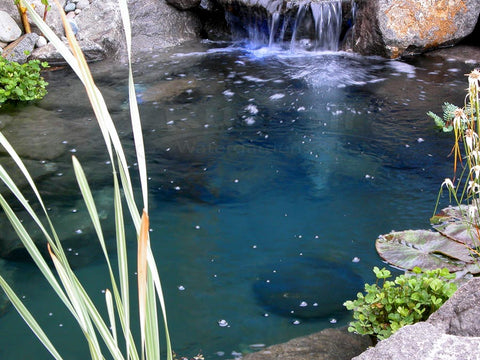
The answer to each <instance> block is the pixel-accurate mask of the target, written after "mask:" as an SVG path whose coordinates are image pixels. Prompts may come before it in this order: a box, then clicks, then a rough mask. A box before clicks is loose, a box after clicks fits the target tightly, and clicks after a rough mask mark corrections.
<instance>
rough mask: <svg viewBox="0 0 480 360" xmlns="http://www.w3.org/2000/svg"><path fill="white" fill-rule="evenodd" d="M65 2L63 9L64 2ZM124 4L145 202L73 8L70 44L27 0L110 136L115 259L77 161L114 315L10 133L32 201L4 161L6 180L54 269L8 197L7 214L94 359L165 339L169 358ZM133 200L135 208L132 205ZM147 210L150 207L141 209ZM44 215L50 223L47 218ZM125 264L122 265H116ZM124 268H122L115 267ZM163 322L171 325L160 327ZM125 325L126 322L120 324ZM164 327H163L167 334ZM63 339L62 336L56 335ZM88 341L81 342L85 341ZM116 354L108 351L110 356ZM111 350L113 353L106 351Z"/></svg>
mask: <svg viewBox="0 0 480 360" xmlns="http://www.w3.org/2000/svg"><path fill="white" fill-rule="evenodd" d="M56 4H57V7H58V8H59V9H61V7H60V6H59V4H58V1H56ZM118 5H119V9H120V12H121V15H122V19H123V25H124V33H125V40H126V44H127V46H126V48H127V56H128V65H129V67H128V68H129V74H128V78H129V104H130V117H131V126H132V133H133V138H134V146H135V151H136V157H137V159H136V162H137V164H138V169H139V171H138V176H139V178H140V191H141V196H139V197H138V198H140V199H141V202H142V204H141V205H138V204H137V201H138V200H137V197H136V196H135V193H134V188H133V185H132V180H131V175H130V173H131V170H130V169H129V166H128V162H127V158H126V154H125V152H124V149H123V145H122V142H121V140H120V137H119V135H118V132H117V130H116V128H115V124H114V121H113V119H112V117H111V115H110V113H109V112H108V108H107V105H106V103H105V101H104V98H103V96H102V94H101V93H100V91H99V89H98V88H97V86H96V85H95V82H94V80H93V76H92V74H91V73H90V70H89V67H88V64H87V62H86V60H85V57H84V56H83V53H82V51H81V49H80V46H79V44H78V42H77V40H76V39H75V36H74V35H73V32H72V30H71V28H70V25H69V24H68V21H67V19H66V16H65V13H64V12H63V11H62V10H60V15H61V17H62V21H63V24H64V27H65V32H66V36H67V39H68V43H69V47H67V46H66V45H65V44H64V43H63V42H62V40H61V39H60V38H58V37H57V36H56V35H55V34H54V33H53V31H52V30H51V29H50V28H49V27H48V26H47V25H46V24H45V22H44V21H43V20H42V19H41V17H40V16H39V15H38V14H37V13H36V12H35V11H34V10H33V8H32V7H31V5H30V4H28V2H25V3H24V6H25V8H26V9H27V11H28V13H29V15H30V17H31V19H32V21H33V22H34V23H35V24H36V25H37V26H38V27H39V29H40V31H42V33H43V34H44V35H45V36H46V37H47V38H48V39H49V40H50V42H51V43H52V44H53V45H54V46H55V47H56V48H57V50H58V51H59V53H60V54H61V55H62V56H63V58H64V59H65V60H66V61H67V62H68V64H69V65H70V67H71V68H72V70H73V71H74V72H75V73H76V74H77V75H78V77H79V79H80V80H81V81H82V83H83V85H84V87H85V90H86V92H87V94H88V98H89V99H90V102H91V106H92V110H93V111H94V113H95V116H96V119H97V122H98V125H99V128H100V131H101V133H102V135H103V138H104V141H105V151H106V154H107V156H108V157H109V159H110V164H111V169H110V170H108V171H109V172H110V173H111V174H112V190H111V193H112V198H113V199H114V213H115V230H116V245H117V252H116V254H115V256H111V254H109V253H108V251H107V249H106V245H105V239H104V231H103V229H102V223H101V220H100V216H99V213H98V211H97V208H96V205H95V199H94V197H93V195H92V191H91V189H90V186H89V183H88V181H87V178H86V177H85V173H84V171H83V167H82V165H81V161H80V160H79V159H78V158H77V157H73V158H72V163H73V164H72V167H73V169H74V172H75V176H76V179H77V183H78V187H79V193H80V194H81V196H82V197H83V199H84V202H85V204H86V207H87V209H88V213H89V215H90V219H91V221H92V224H93V225H94V228H95V231H96V235H97V239H98V241H99V244H100V246H101V248H102V251H103V254H104V258H105V271H106V273H107V274H108V275H109V278H110V283H109V284H106V287H107V288H108V289H107V290H106V291H105V303H106V307H107V311H106V314H102V313H101V311H100V310H98V309H99V308H101V306H104V304H101V305H99V304H95V303H94V301H93V300H92V298H91V297H90V295H89V294H88V292H87V291H86V290H85V287H84V286H83V284H82V282H81V281H80V280H79V279H78V278H77V276H76V274H75V271H74V270H73V269H72V267H71V266H70V263H69V261H68V259H67V257H66V255H65V250H64V249H63V247H62V243H61V239H60V238H59V236H58V233H57V231H56V230H55V227H54V226H53V223H52V220H51V219H50V217H49V214H48V211H47V205H46V204H45V203H44V201H43V199H42V196H41V194H40V192H39V190H38V188H37V186H36V184H35V182H34V180H33V179H32V177H31V176H30V174H29V172H28V169H27V168H26V166H25V165H24V163H23V162H22V160H21V159H20V157H19V156H18V154H17V153H16V152H15V150H14V149H13V147H12V146H11V144H10V143H9V142H8V140H7V138H6V137H5V136H4V135H3V134H2V133H1V132H0V145H2V146H3V148H4V149H5V150H6V151H7V152H8V153H9V155H10V156H11V158H12V159H13V160H14V161H15V163H16V165H17V166H18V168H19V169H20V171H21V173H22V174H23V176H24V177H25V179H26V180H27V182H28V184H29V186H30V188H31V190H32V191H33V194H34V195H35V196H34V198H32V199H29V200H27V199H26V196H25V195H24V194H23V192H22V191H21V190H20V189H19V188H18V186H17V185H16V183H15V181H16V180H17V179H12V177H11V176H10V175H9V174H8V172H7V171H6V170H5V169H4V167H3V166H2V164H0V180H1V181H3V183H4V184H5V185H6V187H7V188H8V189H9V190H10V191H11V193H12V194H13V195H14V197H15V198H16V200H18V202H19V203H20V204H21V205H22V206H23V207H24V208H25V210H26V211H27V212H28V213H29V214H30V216H31V218H32V219H33V221H34V222H35V223H36V225H37V226H38V228H39V229H40V230H41V231H42V233H43V234H44V237H45V246H46V247H47V248H48V252H49V254H50V258H51V260H52V261H53V264H54V269H52V268H51V266H49V264H48V263H47V261H46V260H45V259H44V258H43V256H42V255H41V252H40V250H39V249H38V248H37V245H36V244H35V242H34V241H33V240H32V238H31V236H30V234H29V233H28V231H27V230H26V229H25V227H24V225H23V223H22V221H21V220H20V219H19V218H18V216H17V215H16V213H15V211H14V210H13V209H12V207H11V205H10V203H9V202H8V201H7V200H6V198H5V197H4V196H3V195H2V194H0V206H1V207H2V208H3V211H4V213H5V216H7V217H8V219H9V220H10V223H11V224H12V226H13V227H14V229H15V231H16V233H17V235H18V237H19V238H20V239H21V241H22V243H23V245H24V246H25V249H26V250H27V251H28V252H29V254H30V256H31V257H32V259H33V261H34V262H35V264H36V265H37V267H38V269H39V270H40V271H41V273H42V275H43V276H44V277H45V279H46V280H47V281H48V283H49V284H50V286H51V287H52V289H53V290H54V292H55V294H56V295H57V296H58V298H59V299H60V300H61V301H62V302H63V304H64V305H65V307H66V309H67V310H68V311H69V312H70V313H71V314H72V316H73V318H74V319H75V320H76V322H77V323H78V325H79V327H80V329H81V330H82V333H83V335H84V340H85V342H86V343H87V344H88V349H89V352H90V356H91V358H92V359H105V358H109V359H132V360H136V359H142V360H143V359H152V360H159V359H161V357H162V356H161V351H160V346H161V344H165V345H166V351H165V353H166V358H167V359H168V360H171V359H172V358H173V353H172V349H171V344H170V335H169V332H168V324H167V317H166V309H165V301H164V297H163V291H162V286H161V282H160V276H159V274H158V270H157V266H156V263H155V258H154V257H153V254H152V250H151V247H150V238H149V217H148V208H149V206H148V184H147V180H148V177H147V168H146V161H145V150H144V147H143V138H142V126H141V121H140V117H139V111H138V107H137V102H136V94H135V87H134V82H133V75H132V67H131V50H130V49H131V28H130V20H129V14H128V6H127V0H118ZM33 202H37V203H38V204H39V206H40V210H39V211H38V213H37V212H36V211H35V210H33V207H32V205H31V203H33ZM125 204H126V207H127V209H124V207H125ZM139 209H143V210H139ZM41 219H44V220H41ZM127 223H130V224H133V227H134V228H135V231H136V236H135V237H134V238H133V239H130V241H135V240H136V241H137V252H136V255H137V267H136V268H137V270H136V271H137V282H136V290H137V291H136V295H137V298H138V308H137V309H133V308H132V307H131V305H130V304H131V300H130V297H131V295H132V294H133V291H134V289H132V287H133V286H132V285H131V284H130V281H129V276H128V273H129V264H128V257H127V242H128V239H127V238H128V236H127V235H128V234H127V231H126V224H127ZM114 261H116V262H117V264H116V265H117V266H114V265H113V262H114ZM115 268H117V270H114V269H115ZM0 287H1V288H2V289H3V291H4V292H5V293H6V294H7V296H8V298H9V299H10V301H11V302H12V304H13V306H14V307H15V308H16V310H17V311H18V313H19V314H20V315H21V316H22V318H23V319H24V320H25V322H26V323H27V325H28V326H29V327H30V328H31V329H32V331H33V332H34V333H35V335H36V336H37V337H38V338H39V340H40V341H41V342H42V344H43V345H44V346H45V347H46V348H47V350H48V351H49V352H50V353H51V355H52V356H53V357H54V358H55V359H62V356H61V355H60V354H59V352H58V351H57V350H56V348H55V346H54V341H51V340H50V338H49V337H48V335H47V334H46V333H45V331H44V329H42V327H41V326H40V325H39V324H38V322H37V321H36V319H35V317H34V316H33V315H32V314H31V313H30V312H29V310H28V309H27V308H26V307H25V305H24V304H23V302H22V300H21V299H20V298H19V297H18V296H17V295H16V294H15V292H14V291H13V290H12V288H11V286H10V285H9V284H8V283H7V282H6V281H5V279H4V278H3V277H2V276H1V275H0ZM134 314H135V315H138V318H139V324H140V326H139V331H138V333H139V334H140V336H139V339H136V338H135V337H134V334H136V333H137V331H134V329H132V326H131V318H132V316H133V315H134ZM162 322H163V325H162V326H160V324H161V323H162ZM118 323H119V324H118ZM161 328H163V329H162V330H163V331H160V330H161ZM162 332H163V333H164V336H165V337H164V340H163V341H161V337H160V334H161V333H162ZM54 340H55V341H61V340H62V339H54ZM79 340H80V339H79ZM107 352H108V353H107ZM106 353H107V354H106Z"/></svg>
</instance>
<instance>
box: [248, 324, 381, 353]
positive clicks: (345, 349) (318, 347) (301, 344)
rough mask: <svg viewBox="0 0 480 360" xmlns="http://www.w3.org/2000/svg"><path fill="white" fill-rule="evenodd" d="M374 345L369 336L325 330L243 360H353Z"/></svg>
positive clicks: (341, 330) (343, 330)
mask: <svg viewBox="0 0 480 360" xmlns="http://www.w3.org/2000/svg"><path fill="white" fill-rule="evenodd" d="M371 345H372V341H371V339H370V337H368V336H360V335H357V334H353V333H349V332H348V331H347V330H346V328H342V329H325V330H322V331H320V332H318V333H315V334H312V335H308V336H305V337H300V338H296V339H293V340H290V341H288V342H286V343H283V344H278V345H273V346H269V347H267V348H266V349H264V350H261V351H259V352H256V353H252V354H248V355H246V356H244V357H243V359H244V360H280V359H281V360H313V359H315V360H350V359H351V358H352V357H354V356H356V355H358V354H360V353H361V352H362V351H364V350H365V349H367V348H368V347H369V346H371ZM382 360H385V359H382Z"/></svg>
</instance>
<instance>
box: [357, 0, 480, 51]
mask: <svg viewBox="0 0 480 360" xmlns="http://www.w3.org/2000/svg"><path fill="white" fill-rule="evenodd" d="M357 6H358V9H357V16H356V24H355V27H354V29H355V30H354V40H353V48H354V50H355V51H357V52H359V53H362V54H366V55H372V54H374V55H382V56H386V57H390V58H396V57H399V56H402V55H411V54H416V53H422V52H425V51H427V50H431V49H434V48H438V47H445V46H450V45H454V44H456V43H458V42H459V41H460V40H462V39H463V38H465V37H466V36H468V35H469V34H470V33H471V32H472V31H473V30H474V28H475V25H476V23H477V21H478V16H479V12H480V0H457V1H449V0H433V1H423V0H422V1H419V0H370V1H357Z"/></svg>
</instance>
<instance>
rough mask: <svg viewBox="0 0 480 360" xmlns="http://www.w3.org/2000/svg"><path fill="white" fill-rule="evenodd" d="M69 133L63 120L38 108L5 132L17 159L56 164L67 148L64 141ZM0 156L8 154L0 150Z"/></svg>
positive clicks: (29, 109)
mask: <svg viewBox="0 0 480 360" xmlns="http://www.w3.org/2000/svg"><path fill="white" fill-rule="evenodd" d="M66 132H68V125H67V124H66V122H65V121H64V120H62V119H59V118H55V117H54V116H52V113H51V112H48V111H46V110H43V109H40V108H38V107H36V106H32V107H29V108H28V109H25V111H22V116H21V117H18V118H15V119H14V121H11V122H8V123H7V124H6V125H5V127H4V128H3V129H2V133H3V134H4V135H5V137H6V138H7V139H8V141H9V142H10V143H11V144H12V146H13V147H14V148H15V150H16V151H17V153H18V155H19V156H20V157H22V158H27V159H33V160H54V159H56V158H58V157H60V156H61V155H63V154H64V153H65V146H64V145H63V144H62V143H61V139H64V138H65V133H66ZM27 139H28V140H27ZM0 154H5V150H4V149H3V147H1V146H0Z"/></svg>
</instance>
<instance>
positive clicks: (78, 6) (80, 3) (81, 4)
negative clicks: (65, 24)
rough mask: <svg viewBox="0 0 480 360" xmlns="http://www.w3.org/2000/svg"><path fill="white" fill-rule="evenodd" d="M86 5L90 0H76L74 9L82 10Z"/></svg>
mask: <svg viewBox="0 0 480 360" xmlns="http://www.w3.org/2000/svg"><path fill="white" fill-rule="evenodd" d="M88 6H90V1H88V0H78V2H77V4H76V9H77V10H83V9H85V8H86V7H88Z"/></svg>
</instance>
